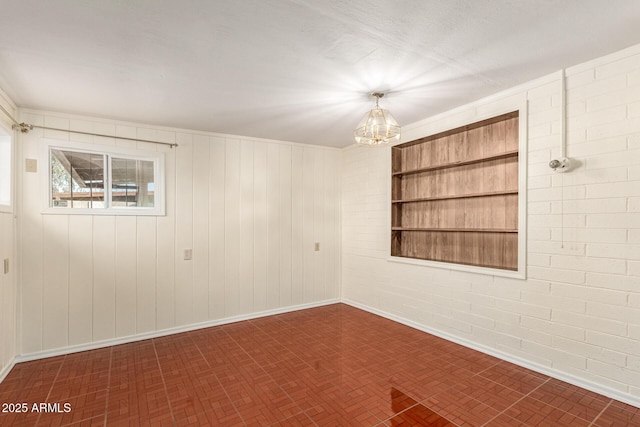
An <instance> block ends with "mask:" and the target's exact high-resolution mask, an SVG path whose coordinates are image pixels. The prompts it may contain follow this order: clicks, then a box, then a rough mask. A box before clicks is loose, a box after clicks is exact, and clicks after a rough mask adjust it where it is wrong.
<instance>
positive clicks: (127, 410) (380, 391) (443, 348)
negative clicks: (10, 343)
mask: <svg viewBox="0 0 640 427" xmlns="http://www.w3.org/2000/svg"><path fill="white" fill-rule="evenodd" d="M0 402H1V403H3V409H5V410H11V411H10V412H9V413H6V412H5V413H0V425H2V426H23V425H24V426H34V425H38V426H62V425H75V426H105V425H108V426H207V425H210V426H236V425H237V426H270V425H272V426H509V427H511V426H640V409H638V408H635V407H633V406H630V405H626V404H624V403H621V402H618V401H615V400H612V399H610V398H607V397H604V396H602V395H599V394H596V393H592V392H590V391H587V390H584V389H581V388H578V387H575V386H573V385H570V384H567V383H564V382H562V381H558V380H556V379H553V378H550V377H548V376H546V375H542V374H539V373H536V372H533V371H530V370H528V369H525V368H522V367H519V366H516V365H513V364H511V363H507V362H505V361H502V360H500V359H496V358H494V357H491V356H488V355H485V354H483V353H479V352H477V351H474V350H470V349H468V348H465V347H462V346H460V345H457V344H454V343H452V342H449V341H446V340H443V339H441V338H437V337H435V336H432V335H429V334H426V333H423V332H420V331H417V330H414V329H411V328H409V327H407V326H404V325H401V324H399V323H395V322H393V321H390V320H387V319H384V318H382V317H379V316H376V315H373V314H370V313H367V312H365V311H362V310H358V309H356V308H353V307H350V306H347V305H344V304H335V305H329V306H324V307H319V308H313V309H308V310H302V311H296V312H292V313H287V314H282V315H276V316H270V317H266V318H261V319H256V320H249V321H244V322H238V323H233V324H228V325H224V326H217V327H212V328H207V329H201V330H198V331H193V332H187V333H182V334H177V335H171V336H166V337H162V338H154V339H150V340H146V341H139V342H135V343H130V344H124V345H118V346H114V347H108V348H103V349H98V350H92V351H85V352H81V353H75V354H70V355H66V356H59V357H52V358H48V359H43V360H38V361H33V362H24V363H19V364H17V365H16V366H15V367H14V368H13V370H12V371H11V372H10V373H9V375H8V376H7V378H6V379H5V380H4V381H3V382H2V383H1V384H0ZM21 403H26V404H27V408H26V412H16V406H15V404H21ZM34 403H36V404H39V403H50V404H56V403H58V404H59V406H58V407H56V406H55V405H50V407H49V409H55V410H56V411H54V412H52V411H44V410H43V411H36V410H34V408H33V406H32V405H33V404H34ZM5 404H6V405H5ZM10 404H14V406H13V407H9V406H8V405H10ZM65 404H68V406H66V407H65V406H64V405H65ZM65 409H67V410H68V411H65Z"/></svg>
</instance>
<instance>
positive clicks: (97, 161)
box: [51, 149, 104, 208]
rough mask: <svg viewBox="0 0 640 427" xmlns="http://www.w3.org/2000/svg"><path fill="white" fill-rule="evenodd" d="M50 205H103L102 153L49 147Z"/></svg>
mask: <svg viewBox="0 0 640 427" xmlns="http://www.w3.org/2000/svg"><path fill="white" fill-rule="evenodd" d="M51 198H52V200H51V206H53V207H58V208H104V155H102V154H93V153H81V152H77V151H64V150H58V149H51Z"/></svg>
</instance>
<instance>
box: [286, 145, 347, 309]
mask: <svg viewBox="0 0 640 427" xmlns="http://www.w3.org/2000/svg"><path fill="white" fill-rule="evenodd" d="M279 156H280V163H279V165H278V169H279V177H278V187H279V188H278V190H279V196H280V197H279V202H280V205H279V206H278V221H279V223H278V233H279V236H280V265H279V268H278V273H279V276H280V277H279V284H280V306H284V307H286V306H289V305H291V304H293V300H292V284H291V277H292V270H291V261H292V249H291V248H292V227H291V225H292V223H291V210H292V200H291V198H292V196H291V194H292V193H291V191H292V182H291V172H292V171H291V146H289V145H281V146H280V153H279ZM335 194H337V193H334V197H335ZM336 276H337V275H336ZM336 295H337V294H336Z"/></svg>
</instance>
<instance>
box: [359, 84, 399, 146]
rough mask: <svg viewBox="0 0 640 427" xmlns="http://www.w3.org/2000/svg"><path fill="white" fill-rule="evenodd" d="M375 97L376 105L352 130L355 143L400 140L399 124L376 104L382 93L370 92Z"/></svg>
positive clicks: (376, 143)
mask: <svg viewBox="0 0 640 427" xmlns="http://www.w3.org/2000/svg"><path fill="white" fill-rule="evenodd" d="M371 96H372V97H374V98H375V99H376V107H375V108H374V109H373V110H371V111H369V112H368V113H367V114H365V116H364V117H363V118H362V120H361V121H360V124H359V125H358V127H357V128H356V130H355V131H353V136H354V137H355V139H356V143H357V144H360V145H384V144H388V143H390V142H393V141H399V140H400V125H398V122H397V121H396V119H394V118H393V116H392V115H391V113H390V112H389V111H388V110H383V109H382V108H380V105H378V103H379V101H380V98H382V97H383V96H384V93H381V92H374V93H372V94H371Z"/></svg>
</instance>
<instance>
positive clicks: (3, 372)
mask: <svg viewBox="0 0 640 427" xmlns="http://www.w3.org/2000/svg"><path fill="white" fill-rule="evenodd" d="M15 364H16V358H15V357H14V358H13V359H11V360H9V363H7V364H6V365H5V367H4V368H2V370H1V371H0V383H1V382H2V381H4V379H5V378H6V376H7V375H8V374H9V372H10V371H11V369H13V366H14V365H15Z"/></svg>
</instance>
